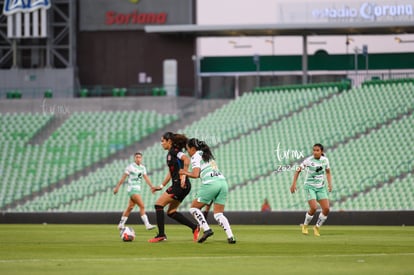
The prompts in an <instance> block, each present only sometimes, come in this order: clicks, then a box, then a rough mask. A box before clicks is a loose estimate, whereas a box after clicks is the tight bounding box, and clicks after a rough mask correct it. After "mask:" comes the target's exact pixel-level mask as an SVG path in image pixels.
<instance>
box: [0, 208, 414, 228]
mask: <svg viewBox="0 0 414 275" xmlns="http://www.w3.org/2000/svg"><path fill="white" fill-rule="evenodd" d="M304 213H305V212H304V211H303V212H269V213H261V212H227V213H226V216H227V218H228V219H229V220H230V222H231V223H232V224H245V225H255V224H257V225H298V224H300V223H302V222H303V219H304ZM121 214H122V213H121V212H70V213H48V212H46V213H9V212H3V213H1V214H0V224H42V223H48V224H114V225H116V224H117V223H118V222H119V219H120V216H121ZM147 214H148V216H149V219H150V221H151V222H152V223H153V224H155V223H156V218H155V213H154V212H148V213H147ZM184 214H185V215H187V217H189V218H191V216H190V214H189V213H184ZM318 214H319V213H317V215H318ZM136 221H139V223H141V221H140V218H139V216H138V213H137V212H134V213H132V214H131V216H130V219H129V223H130V224H134V223H136ZM315 221H316V217H314V220H313V223H315ZM165 222H166V223H167V224H176V222H175V221H174V220H172V219H170V218H169V217H166V219H165ZM208 222H209V223H211V224H215V223H216V222H215V221H214V220H213V214H212V213H209V216H208ZM326 224H327V225H394V226H405V225H407V226H408V225H414V211H387V212H385V211H371V212H331V214H330V215H329V218H328V220H327V222H326Z"/></svg>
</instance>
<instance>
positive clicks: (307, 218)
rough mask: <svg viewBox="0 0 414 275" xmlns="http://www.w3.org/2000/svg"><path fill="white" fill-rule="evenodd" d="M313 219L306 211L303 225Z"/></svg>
mask: <svg viewBox="0 0 414 275" xmlns="http://www.w3.org/2000/svg"><path fill="white" fill-rule="evenodd" d="M312 219H313V216H311V215H309V214H308V212H306V215H305V221H304V222H303V225H308V224H309V223H310V222H311V221H312Z"/></svg>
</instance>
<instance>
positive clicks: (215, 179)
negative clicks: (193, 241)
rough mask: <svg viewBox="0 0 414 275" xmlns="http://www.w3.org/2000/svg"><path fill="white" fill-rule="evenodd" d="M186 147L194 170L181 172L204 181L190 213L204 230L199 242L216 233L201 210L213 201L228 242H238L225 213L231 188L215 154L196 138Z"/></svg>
mask: <svg viewBox="0 0 414 275" xmlns="http://www.w3.org/2000/svg"><path fill="white" fill-rule="evenodd" d="M186 148H187V152H188V153H189V154H190V156H191V165H192V171H191V172H188V171H185V170H183V169H182V170H180V174H182V175H187V176H188V177H190V178H201V183H202V185H201V187H200V189H199V191H198V193H197V198H196V199H194V200H193V202H192V204H191V208H190V213H191V214H192V215H193V217H194V218H195V219H196V220H197V222H198V224H199V225H200V227H201V228H203V231H204V234H203V236H202V237H201V238H200V239H199V240H198V242H199V243H202V242H204V241H205V240H207V238H208V237H210V236H212V235H213V234H214V233H213V231H212V230H211V228H210V226H209V225H208V223H207V221H206V219H205V217H204V215H203V213H202V212H201V208H203V207H204V206H205V205H210V204H211V203H212V202H213V203H214V211H213V212H214V219H215V220H216V221H217V223H218V224H219V225H220V226H221V227H222V228H223V229H224V231H225V232H226V235H227V241H228V243H230V244H234V243H236V239H235V238H234V236H233V232H232V230H231V227H230V223H229V221H228V219H227V218H226V216H224V215H223V212H224V205H225V203H226V200H227V194H228V189H229V187H228V185H227V181H226V178H225V177H224V176H223V175H222V174H221V172H220V171H219V170H218V168H217V165H216V163H215V161H214V156H213V154H212V153H211V150H210V148H209V146H208V145H207V144H206V143H205V142H204V141H200V140H198V139H195V138H192V139H189V140H188V141H187V145H186Z"/></svg>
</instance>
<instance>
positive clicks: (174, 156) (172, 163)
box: [167, 148, 188, 185]
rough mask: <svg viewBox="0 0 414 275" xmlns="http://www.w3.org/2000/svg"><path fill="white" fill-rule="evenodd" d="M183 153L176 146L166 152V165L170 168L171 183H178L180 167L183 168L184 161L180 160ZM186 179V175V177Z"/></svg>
mask: <svg viewBox="0 0 414 275" xmlns="http://www.w3.org/2000/svg"><path fill="white" fill-rule="evenodd" d="M182 155H184V153H183V152H181V151H180V150H178V149H177V148H171V149H170V150H169V151H168V154H167V165H168V168H169V170H170V174H171V179H172V183H173V185H175V184H180V182H181V180H180V174H179V172H180V169H183V168H184V161H182V160H181V156H182ZM186 181H188V177H187V179H186Z"/></svg>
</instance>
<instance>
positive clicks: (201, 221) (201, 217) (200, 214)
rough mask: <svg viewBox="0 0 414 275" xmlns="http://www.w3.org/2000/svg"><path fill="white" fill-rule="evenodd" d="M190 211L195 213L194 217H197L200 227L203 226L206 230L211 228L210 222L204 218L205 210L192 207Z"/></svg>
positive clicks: (192, 213)
mask: <svg viewBox="0 0 414 275" xmlns="http://www.w3.org/2000/svg"><path fill="white" fill-rule="evenodd" d="M190 213H191V215H193V217H194V219H196V221H197V222H198V224H199V225H200V227H201V228H203V231H204V232H205V231H207V230H209V229H210V226H208V223H207V221H206V219H205V218H204V215H203V212H201V210H200V209H198V208H194V207H191V208H190Z"/></svg>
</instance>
